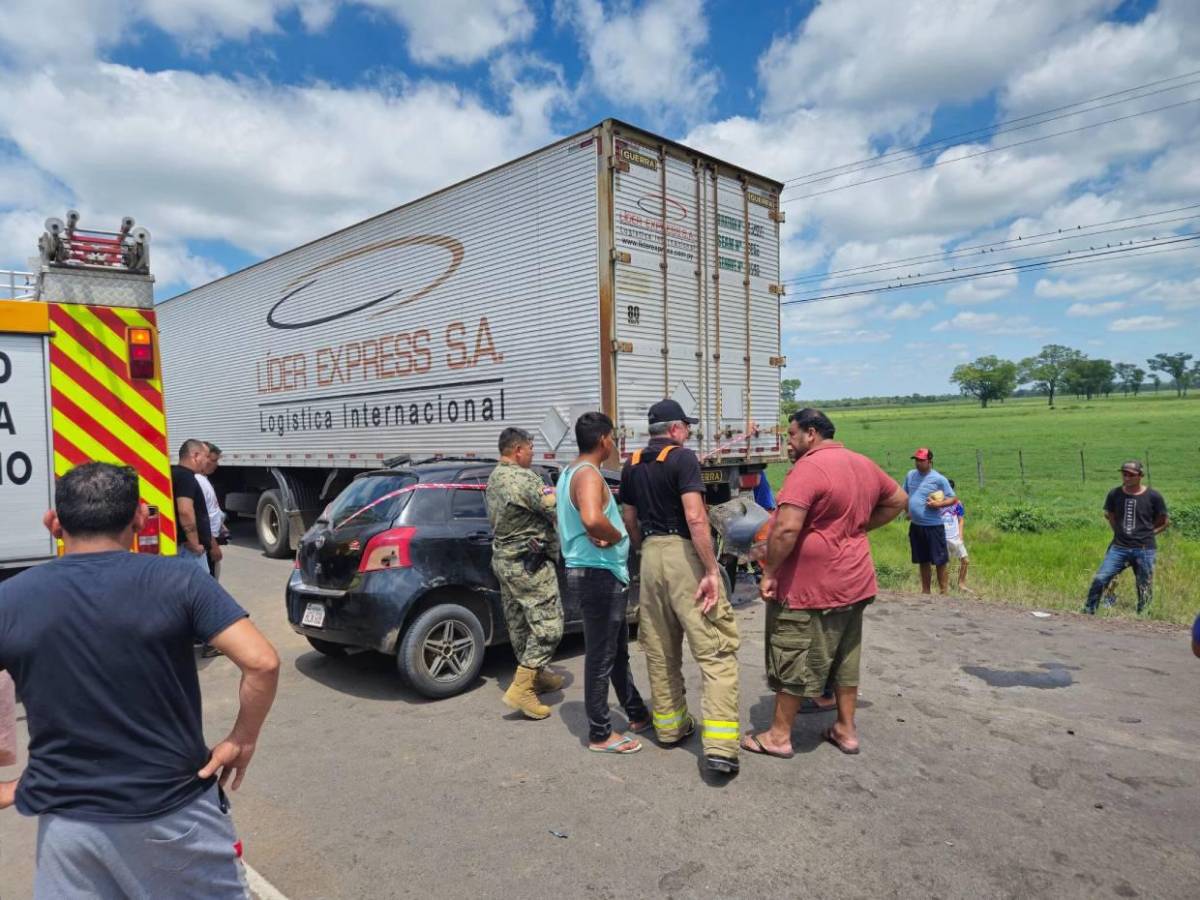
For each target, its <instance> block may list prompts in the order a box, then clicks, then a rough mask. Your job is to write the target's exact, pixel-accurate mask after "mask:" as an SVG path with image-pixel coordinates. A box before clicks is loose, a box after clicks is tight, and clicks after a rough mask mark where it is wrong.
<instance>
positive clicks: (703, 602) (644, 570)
mask: <svg viewBox="0 0 1200 900" xmlns="http://www.w3.org/2000/svg"><path fill="white" fill-rule="evenodd" d="M698 422H699V420H698V419H693V418H691V417H689V416H688V415H686V414H685V413H684V411H683V407H681V406H680V405H679V404H678V403H676V402H675V401H674V400H661V401H659V402H658V403H655V404H654V405H653V406H652V407H650V443H649V445H648V446H647V447H646V448H645V449H642V450H637V451H635V452H634V453H633V454H632V456H631V457H630V458H629V461H628V462H627V463H626V464H625V468H624V470H623V471H622V472H621V503H622V510H621V516H622V518H623V519H624V521H625V527H626V529H627V530H628V531H629V537H630V540H631V541H632V542H633V546H634V547H639V546H640V547H641V551H642V564H641V610H640V617H639V620H638V641H639V642H640V643H641V645H642V649H643V650H644V651H645V653H646V671H647V674H648V676H649V680H650V698H651V708H652V710H653V721H654V730H655V733H656V734H657V736H658V740H659V741H660V742H661V743H663V744H675V743H678V742H680V741H682V740H683V739H684V738H686V737H688V736H689V735H691V734H692V732H693V731H694V730H695V728H696V721H695V719H693V718H692V716H691V715H689V714H688V707H687V700H686V699H685V697H684V685H683V671H682V669H683V638H684V637H685V636H686V637H687V642H688V647H689V649H690V650H691V651H692V657H693V658H694V659H695V660H696V662H697V664H698V665H699V666H700V669H701V671H702V673H703V676H704V690H703V696H702V697H701V707H702V710H703V719H704V721H703V735H702V737H703V743H704V758H705V765H706V766H707V768H708V769H709V770H710V771H713V772H718V773H721V774H726V775H732V774H734V773H736V772H737V771H738V665H737V649H738V643H739V640H738V631H737V623H736V622H735V621H734V618H733V607H732V606H730V604H729V598H728V597H727V596H725V589H724V586H723V583H722V581H721V576H720V571H719V569H718V566H717V557H716V553H715V551H714V549H713V543H712V532H711V530H710V528H709V524H708V511H707V510H706V509H705V506H704V484H703V482H701V480H700V461H699V460H698V459H697V458H696V454H695V453H693V452H692V451H691V450H689V449H688V448H687V447H685V446H684V444H685V443H686V442H687V441H688V439H689V438H690V437H691V435H692V428H691V426H693V425H696V424H698Z"/></svg>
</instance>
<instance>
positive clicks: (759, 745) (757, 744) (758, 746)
mask: <svg viewBox="0 0 1200 900" xmlns="http://www.w3.org/2000/svg"><path fill="white" fill-rule="evenodd" d="M746 737H748V738H749V739H750V740H751V741H753V742H754V746H753V747H750V746H747V745H746V744H742V749H743V750H745V751H746V752H747V753H760V754H762V755H763V756H774V757H776V758H778V759H791V758H792V757H793V756H795V755H796V754H795V753H794V752H792V751H788V752H787V753H780V752H779V751H778V750H770V749H768V748H767V747H766V746H764V745H763V742H762V741H760V740H759V739H758V735H757V734H748V735H746Z"/></svg>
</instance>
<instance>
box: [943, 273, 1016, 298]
mask: <svg viewBox="0 0 1200 900" xmlns="http://www.w3.org/2000/svg"><path fill="white" fill-rule="evenodd" d="M1018 281H1019V279H1018V277H1017V273H1016V272H1015V271H1013V270H1012V269H1009V270H1007V271H1004V272H997V273H996V274H995V275H988V276H987V277H986V278H980V279H978V280H975V281H964V282H962V283H961V284H956V285H954V287H952V288H950V290H948V291H946V299H947V300H949V301H950V302H951V303H957V304H958V305H959V306H972V305H974V304H977V303H990V302H991V301H993V300H998V299H1000V298H1001V297H1003V296H1005V295H1007V294H1011V293H1012V292H1013V291H1015V290H1016V289H1017V284H1018Z"/></svg>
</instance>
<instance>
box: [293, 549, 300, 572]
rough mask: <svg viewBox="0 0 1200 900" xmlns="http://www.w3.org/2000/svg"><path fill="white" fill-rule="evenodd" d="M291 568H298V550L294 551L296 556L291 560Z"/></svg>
mask: <svg viewBox="0 0 1200 900" xmlns="http://www.w3.org/2000/svg"><path fill="white" fill-rule="evenodd" d="M292 568H293V569H299V568H300V551H299V550H297V551H296V558H295V559H293V560H292Z"/></svg>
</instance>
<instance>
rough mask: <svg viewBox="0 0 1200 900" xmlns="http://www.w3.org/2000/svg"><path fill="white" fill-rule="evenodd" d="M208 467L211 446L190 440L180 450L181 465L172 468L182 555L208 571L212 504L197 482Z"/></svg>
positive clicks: (172, 483) (176, 518)
mask: <svg viewBox="0 0 1200 900" xmlns="http://www.w3.org/2000/svg"><path fill="white" fill-rule="evenodd" d="M207 466H208V445H207V444H206V443H204V441H197V440H195V439H188V440H186V441H184V442H183V444H181V445H180V447H179V463H178V465H174V466H171V491H172V493H174V494H175V524H176V526H177V527H178V529H179V533H178V535H177V537H178V542H179V549H178V550H177V551H176V553H178V555H179V556H180V557H181V558H183V559H186V560H188V562H191V563H193V564H195V565H196V566H198V567H199V568H201V569H203V570H204V571H205V572H208V548H209V545H210V544H212V527H211V525H210V524H209V521H208V503H207V502H205V499H204V491H203V490H202V489H201V487H200V482H198V481H197V480H196V473H198V472H199V473H203V472H204V470H205V469H206V468H207Z"/></svg>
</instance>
